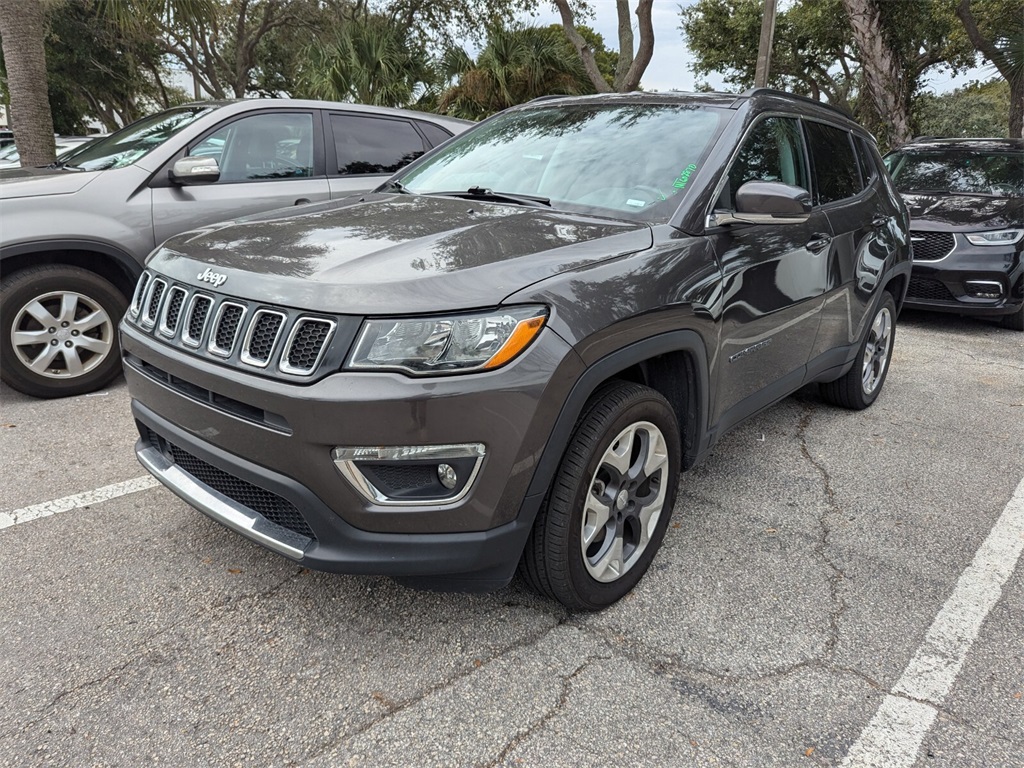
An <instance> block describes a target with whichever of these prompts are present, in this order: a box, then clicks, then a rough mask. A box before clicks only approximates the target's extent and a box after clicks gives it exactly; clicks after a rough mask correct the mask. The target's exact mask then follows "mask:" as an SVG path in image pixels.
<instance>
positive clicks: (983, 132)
mask: <svg viewBox="0 0 1024 768" xmlns="http://www.w3.org/2000/svg"><path fill="white" fill-rule="evenodd" d="M1009 108H1010V86H1009V84H1008V83H1007V82H1006V81H1005V80H1003V79H1002V78H997V79H995V80H991V81H989V82H987V83H972V84H971V85H968V86H967V87H965V88H958V89H957V90H955V91H953V92H951V93H943V94H938V95H936V94H931V93H922V94H921V95H920V96H918V98H917V99H915V101H914V115H913V116H914V123H915V132H916V133H917V134H923V135H925V136H1002V137H1005V136H1007V135H1008V133H1007V123H1006V115H1007V111H1008V110H1009Z"/></svg>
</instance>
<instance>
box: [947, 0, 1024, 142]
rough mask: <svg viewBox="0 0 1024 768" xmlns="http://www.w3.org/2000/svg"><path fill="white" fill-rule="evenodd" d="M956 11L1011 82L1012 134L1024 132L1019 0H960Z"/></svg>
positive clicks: (1023, 15)
mask: <svg viewBox="0 0 1024 768" xmlns="http://www.w3.org/2000/svg"><path fill="white" fill-rule="evenodd" d="M956 15H957V17H958V18H959V19H960V21H961V22H962V23H963V25H964V30H965V31H966V32H967V36H968V38H969V39H970V41H971V44H972V45H973V46H974V47H975V48H976V49H977V50H978V52H979V53H980V54H981V55H982V56H984V57H985V58H986V59H987V60H988V61H989V62H991V63H992V65H993V66H994V67H995V68H996V70H997V71H998V72H999V74H1000V75H1002V76H1003V77H1004V78H1005V79H1006V82H1007V83H1008V84H1009V86H1010V103H1009V106H1008V110H1007V113H1008V115H1009V120H1008V123H1009V135H1010V136H1015V137H1016V136H1024V11H1022V9H1021V6H1020V1H1019V0H975V2H974V3H973V4H972V2H971V0H960V2H959V3H958V4H957V8H956Z"/></svg>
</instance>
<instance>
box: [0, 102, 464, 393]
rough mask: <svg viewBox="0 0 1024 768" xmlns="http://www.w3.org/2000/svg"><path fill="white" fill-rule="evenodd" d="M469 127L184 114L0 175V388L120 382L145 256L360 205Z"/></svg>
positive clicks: (347, 114) (296, 109) (266, 112)
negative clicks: (199, 234) (312, 208)
mask: <svg viewBox="0 0 1024 768" xmlns="http://www.w3.org/2000/svg"><path fill="white" fill-rule="evenodd" d="M470 125H471V123H468V122H466V121H462V120H455V119H452V118H446V117H440V116H437V115H430V114H425V113H420V112H409V111H405V110H397V109H386V108H382V107H366V106H360V105H355V104H335V103H329V102H318V101H297V100H291V99H263V100H250V101H235V102H204V103H196V104H187V105H184V106H181V107H176V108H174V109H169V110H166V111H164V112H160V113H159V114H156V115H153V116H151V117H147V118H144V119H143V120H140V121H138V122H136V123H134V124H132V125H130V126H128V127H127V128H124V129H123V130H121V131H118V132H117V133H114V134H112V135H111V136H108V137H107V138H105V139H101V140H99V141H96V142H94V143H91V144H89V145H88V146H87V147H84V148H83V149H82V150H80V151H78V152H76V153H75V154H74V155H72V156H71V157H69V158H65V159H64V161H63V162H62V163H55V164H54V165H53V166H51V167H48V168H22V169H18V170H10V171H2V172H0V212H2V216H3V218H2V222H0V275H2V288H0V299H2V309H0V324H2V327H0V377H2V378H3V381H4V382H6V383H7V384H9V385H10V386H12V387H14V388H15V389H17V390H19V391H21V392H24V393H26V394H30V395H35V396H37V397H64V396H67V395H77V394H82V393H84V392H91V391H93V390H95V389H99V388H100V387H102V386H104V385H106V384H107V383H109V382H110V381H111V380H112V379H113V378H114V377H115V376H117V375H118V373H119V372H120V370H121V364H120V359H119V353H118V341H117V333H116V326H117V321H118V320H119V319H120V317H121V315H123V314H124V311H125V308H126V307H127V305H128V296H130V295H131V292H132V289H133V287H134V285H135V283H136V281H137V280H138V277H139V275H140V274H141V272H142V264H143V261H144V260H145V258H146V256H147V255H148V254H149V253H150V252H151V251H152V250H153V249H154V247H155V246H157V245H159V244H160V243H162V242H163V241H164V240H166V239H167V238H168V237H171V236H172V235H176V234H178V233H180V232H183V231H185V230H189V229H194V228H196V227H200V226H206V225H210V224H213V223H215V222H218V221H223V220H225V219H232V218H236V217H239V216H243V215H246V214H251V213H258V212H261V211H266V210H270V209H273V208H281V207H286V206H295V205H302V204H305V203H315V202H318V201H327V200H333V199H337V198H341V197H346V196H348V195H351V194H354V193H358V192H365V191H367V190H370V189H372V188H373V187H376V186H377V185H379V184H380V182H381V181H382V180H383V179H385V178H387V177H388V176H390V175H391V174H392V173H393V172H394V171H397V170H398V169H399V168H401V167H402V166H404V165H406V164H407V163H409V162H411V161H412V160H414V159H415V158H417V157H418V156H419V155H421V154H423V153H424V152H425V151H426V150H428V149H430V148H431V147H434V146H436V145H438V144H440V143H442V142H444V141H445V140H447V139H448V138H450V137H451V136H452V135H455V134H458V133H461V132H462V131H464V130H465V129H466V128H467V127H469V126H470Z"/></svg>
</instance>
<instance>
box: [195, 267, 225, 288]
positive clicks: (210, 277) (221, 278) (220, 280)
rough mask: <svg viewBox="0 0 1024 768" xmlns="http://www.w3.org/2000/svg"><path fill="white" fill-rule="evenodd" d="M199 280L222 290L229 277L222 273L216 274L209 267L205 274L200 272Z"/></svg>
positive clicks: (197, 277) (197, 276)
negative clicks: (221, 287)
mask: <svg viewBox="0 0 1024 768" xmlns="http://www.w3.org/2000/svg"><path fill="white" fill-rule="evenodd" d="M196 279H197V280H202V281H203V282H205V283H210V284H212V285H213V287H214V288H220V286H222V285H224V283H225V281H227V279H228V276H227V275H222V274H221V273H220V272H214V271H212V270H211V269H210V268H209V267H207V268H206V271H205V272H200V273H199V274H198V275H196Z"/></svg>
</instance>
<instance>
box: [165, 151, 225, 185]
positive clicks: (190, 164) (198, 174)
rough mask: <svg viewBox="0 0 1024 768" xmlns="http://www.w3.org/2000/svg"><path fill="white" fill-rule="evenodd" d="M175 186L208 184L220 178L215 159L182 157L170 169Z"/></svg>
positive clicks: (218, 167) (218, 166)
mask: <svg viewBox="0 0 1024 768" xmlns="http://www.w3.org/2000/svg"><path fill="white" fill-rule="evenodd" d="M170 176H171V181H172V182H174V183H175V184H182V185H188V184H210V183H211V182H214V181H217V179H219V178H220V165H218V164H217V158H215V157H183V158H181V160H177V161H176V162H175V163H174V165H173V166H172V167H171V173H170Z"/></svg>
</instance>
